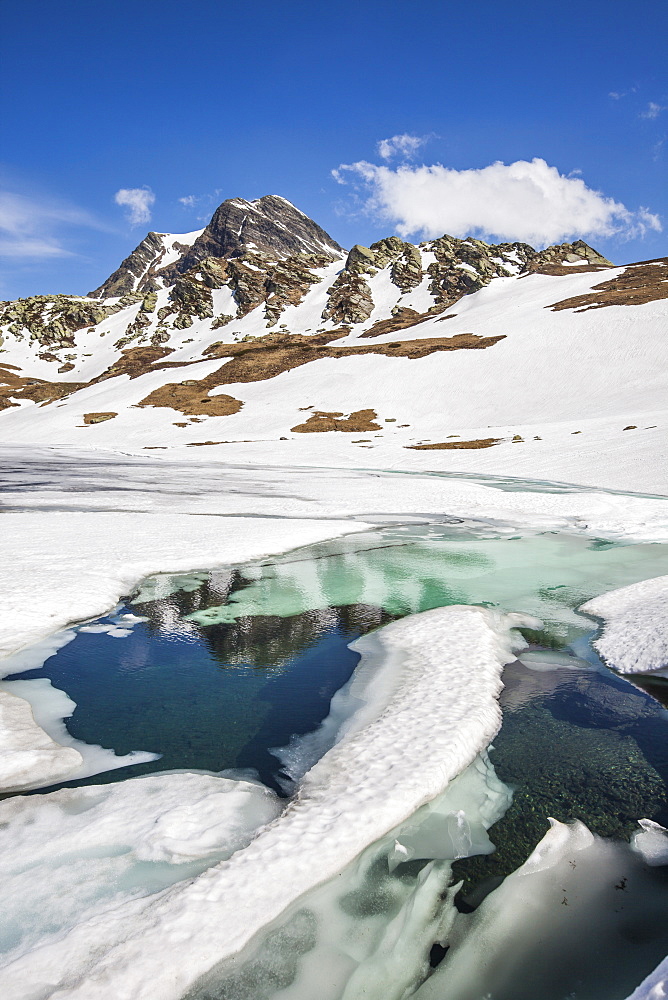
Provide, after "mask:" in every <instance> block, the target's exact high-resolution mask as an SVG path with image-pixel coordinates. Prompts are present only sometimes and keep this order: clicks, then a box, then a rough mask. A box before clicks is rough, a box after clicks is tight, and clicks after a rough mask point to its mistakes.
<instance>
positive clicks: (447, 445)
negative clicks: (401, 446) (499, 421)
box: [405, 438, 503, 451]
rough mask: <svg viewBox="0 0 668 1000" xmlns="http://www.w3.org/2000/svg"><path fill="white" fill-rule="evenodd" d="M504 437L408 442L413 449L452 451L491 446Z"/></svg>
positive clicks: (499, 442)
mask: <svg viewBox="0 0 668 1000" xmlns="http://www.w3.org/2000/svg"><path fill="white" fill-rule="evenodd" d="M502 441H503V438H477V440H475V441H440V442H439V443H438V444H407V445H405V447H406V448H411V449H412V450H413V451H450V450H451V449H455V448H491V447H492V446H493V445H495V444H501V442H502Z"/></svg>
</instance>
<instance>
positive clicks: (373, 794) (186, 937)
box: [0, 606, 536, 1000]
mask: <svg viewBox="0 0 668 1000" xmlns="http://www.w3.org/2000/svg"><path fill="white" fill-rule="evenodd" d="M526 623H527V619H526V618H525V617H524V616H521V615H501V614H498V613H495V612H492V611H490V610H487V609H481V608H473V607H466V606H455V607H448V608H439V609H436V610H434V611H427V612H424V613H423V614H420V615H415V616H413V617H411V618H407V619H403V620H402V621H399V622H395V623H393V624H391V625H388V626H386V627H385V628H384V629H381V630H379V631H378V632H377V633H375V635H374V636H373V637H372V638H371V637H369V638H368V639H365V640H363V642H362V653H363V657H364V660H365V661H366V658H367V652H369V651H370V653H371V656H370V663H369V662H363V664H362V670H361V673H360V678H361V680H360V690H359V692H358V693H359V695H360V700H361V701H362V703H363V708H362V711H363V713H364V714H363V717H358V723H360V721H361V720H362V719H363V722H364V728H362V729H358V728H357V727H356V726H354V725H352V726H350V727H349V728H348V731H347V732H346V733H345V735H343V737H342V739H341V742H339V743H338V744H337V745H336V746H335V747H333V749H332V750H330V751H329V752H328V753H327V754H326V755H325V756H324V757H323V758H322V759H321V760H320V761H319V762H318V763H317V764H316V765H315V766H314V767H313V768H312V769H311V770H310V771H309V772H308V773H307V775H306V776H305V778H304V780H303V782H302V784H301V787H300V789H299V792H298V794H297V796H296V797H295V799H294V800H292V802H291V803H290V805H289V806H288V808H287V809H286V811H285V812H284V813H283V814H282V815H281V816H280V818H279V819H278V820H276V821H275V822H274V823H273V824H272V825H271V826H269V827H268V828H267V829H266V830H265V831H264V832H262V833H261V834H260V835H259V836H258V837H257V838H256V839H255V840H254V841H253V842H252V843H251V844H250V846H249V847H247V848H246V849H244V850H241V851H238V852H237V853H236V854H235V855H233V856H232V857H231V858H230V859H229V861H226V862H224V863H222V864H220V865H217V866H216V867H214V868H211V869H209V870H208V871H207V872H205V873H204V874H203V875H200V876H199V878H197V879H196V880H195V881H194V882H192V883H190V884H187V885H184V886H179V887H177V888H175V889H172V890H170V891H168V892H167V893H166V894H165V895H164V896H163V897H161V898H157V899H155V900H153V901H151V902H150V903H149V904H148V905H146V906H143V907H142V911H141V917H140V918H139V917H138V916H137V915H136V914H135V913H134V911H132V910H131V909H130V910H127V909H126V908H124V907H119V908H118V909H116V910H113V911H109V912H106V913H105V914H103V915H101V916H97V917H95V918H93V919H91V920H89V921H86V922H84V923H83V924H81V925H79V926H78V927H77V928H75V929H74V930H73V931H71V932H70V933H69V934H67V935H65V936H64V937H62V938H60V939H59V940H58V942H57V943H55V944H45V945H43V946H42V947H40V948H38V949H35V950H33V951H31V952H30V953H28V954H26V955H25V956H23V957H22V958H19V959H17V960H16V961H15V962H13V963H12V964H11V965H9V966H8V967H6V968H5V969H4V970H3V971H2V973H0V987H1V989H2V993H3V997H5V998H6V1000H19V998H20V1000H32V998H35V1000H36V998H37V997H39V998H40V1000H45V998H47V997H51V996H58V998H59V1000H65V998H66V997H67V998H70V1000H74V998H79V1000H83V998H85V1000H98V998H99V1000H103V998H104V1000H107V998H108V997H109V995H110V992H113V995H114V997H115V998H116V1000H155V997H156V996H160V998H161V1000H172V998H173V1000H177V998H180V997H181V996H182V995H183V993H184V991H185V990H186V989H188V988H189V987H190V986H191V985H192V984H193V983H194V982H195V981H196V980H197V979H198V978H199V977H201V976H202V975H203V974H205V973H207V971H208V970H209V969H210V968H211V966H212V965H213V964H214V962H215V961H220V960H223V959H225V958H228V957H231V956H233V955H235V954H236V953H238V952H239V950H240V949H241V948H243V947H244V946H245V945H246V944H247V943H248V942H249V940H250V939H251V938H252V937H253V935H255V934H256V933H257V932H258V931H259V930H260V929H261V928H262V927H264V926H265V925H267V924H268V923H270V922H271V921H272V920H274V919H276V918H277V917H278V916H279V915H280V914H281V913H282V912H283V911H284V910H285V909H286V907H288V906H289V905H290V904H292V903H293V902H294V901H295V900H297V899H298V898H299V897H300V896H302V895H303V894H304V893H305V892H307V891H308V890H310V889H312V888H313V887H314V886H316V885H318V884H320V883H323V882H325V881H327V880H329V879H332V878H334V877H335V876H336V875H337V874H338V873H339V872H340V871H341V870H342V869H343V868H344V867H345V866H346V865H348V864H349V863H350V862H351V861H353V860H354V859H355V858H356V857H357V856H358V855H359V854H360V853H361V852H362V851H363V850H364V849H365V848H366V847H367V846H368V845H369V844H371V843H373V842H375V841H377V840H378V839H379V838H381V837H383V836H384V835H385V834H387V833H388V831H390V830H392V829H393V828H395V827H396V826H398V824H400V823H401V822H403V821H404V820H405V819H407V818H408V817H409V816H411V815H412V814H413V813H414V812H415V811H416V810H417V809H418V808H419V807H420V806H422V805H423V804H424V803H426V802H427V801H429V800H430V799H433V798H434V797H435V796H437V795H438V794H439V793H440V792H442V791H443V790H444V788H446V786H447V785H448V783H449V782H450V781H451V780H452V779H453V778H454V777H455V776H456V775H458V774H460V773H461V772H462V771H463V770H464V769H465V768H466V767H467V766H468V765H469V764H470V763H471V762H472V761H473V760H474V758H475V757H476V755H477V753H478V752H479V751H480V750H481V749H482V748H484V747H485V746H486V745H487V744H488V743H489V741H490V740H491V738H492V737H493V736H494V734H495V733H496V731H497V730H498V728H499V725H500V721H501V713H500V710H499V707H498V704H497V696H498V694H499V691H500V688H501V671H502V667H503V665H504V664H505V663H507V662H509V661H510V660H512V659H513V656H514V654H513V653H512V651H511V649H512V645H513V637H512V633H511V631H510V630H511V629H512V627H513V626H516V625H521V624H526ZM531 624H533V625H535V624H536V623H535V621H533V619H532V620H531ZM365 645H366V648H365ZM472 679H474V682H473V683H472Z"/></svg>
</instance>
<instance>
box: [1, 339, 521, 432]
mask: <svg viewBox="0 0 668 1000" xmlns="http://www.w3.org/2000/svg"><path fill="white" fill-rule="evenodd" d="M349 332H350V328H349V327H340V328H339V329H336V330H332V331H330V332H329V333H324V334H316V335H315V336H310V337H309V336H304V335H302V334H296V333H295V334H290V333H269V334H266V335H265V336H264V337H257V338H255V340H253V341H252V342H248V343H243V344H222V343H218V344H212V345H211V346H210V347H209V348H207V349H206V350H205V351H204V355H205V357H209V358H212V359H215V358H229V360H228V361H227V362H226V363H225V364H224V365H222V367H221V368H219V369H218V370H217V371H216V372H214V373H213V374H211V375H209V376H207V377H206V378H204V379H200V380H199V381H196V380H192V381H191V380H185V381H183V382H175V383H168V384H167V385H163V386H161V387H160V388H159V389H156V390H155V391H154V392H152V393H150V395H148V396H146V397H145V398H144V399H142V400H141V402H140V403H139V404H138V405H139V406H168V407H171V408H172V409H174V410H177V411H179V412H180V413H183V414H185V415H192V414H199V415H201V416H228V415H230V414H232V413H236V412H237V411H238V410H240V409H241V407H242V405H243V404H242V403H241V402H240V400H238V399H234V398H233V397H232V396H215V397H209V396H208V393H209V391H210V390H211V389H213V388H216V387H218V386H221V385H232V384H234V383H236V382H261V381H264V380H266V379H270V378H275V377H276V376H277V375H281V374H283V372H287V371H291V370H292V369H293V368H299V367H300V366H301V365H306V364H309V363H310V362H311V361H319V360H320V359H321V358H349V357H356V356H358V355H362V354H382V355H384V356H385V357H390V358H408V359H410V360H414V359H417V358H425V357H428V356H429V355H430V354H434V353H435V352H437V351H460V350H484V349H485V348H487V347H492V346H493V345H494V344H496V343H498V341H500V340H504V339H505V335H504V334H501V335H499V336H497V337H479V336H476V335H475V334H473V333H460V334H457V335H456V336H454V337H429V338H426V337H425V338H424V339H423V340H399V341H395V342H392V343H390V344H369V345H366V344H364V345H354V346H345V347H344V346H342V345H337V344H336V343H334V342H335V341H337V340H340V339H341V338H342V337H345V336H347V334H348V333H349ZM172 353H173V350H172V348H169V347H159V346H154V345H148V346H145V347H133V348H130V349H129V350H126V351H123V353H122V355H121V357H120V358H119V359H118V360H117V361H115V362H114V363H113V364H112V365H111V366H110V367H109V368H107V369H106V371H104V372H102V373H101V374H100V375H98V376H96V377H95V378H93V379H91V380H90V381H89V382H45V381H44V380H42V379H34V378H22V377H21V376H18V375H14V374H13V372H12V371H10V370H9V367H8V366H2V365H0V409H4V408H6V407H9V406H15V405H17V404H16V403H14V402H11V400H10V397H14V398H16V399H32V400H34V401H35V402H42V403H43V404H44V405H46V404H47V403H50V402H52V401H53V400H56V399H62V398H63V396H67V395H69V394H70V393H74V392H77V390H79V389H84V388H86V387H87V386H89V385H95V384H97V383H99V382H103V381H105V380H106V379H110V378H114V377H115V376H117V375H128V376H129V377H130V378H131V379H135V378H139V376H140V375H145V374H146V373H147V372H149V371H160V370H165V369H184V368H187V367H188V366H189V365H191V364H197V363H198V361H197V360H196V361H190V362H186V363H178V362H174V361H165V360H164V359H165V358H166V357H168V356H169V355H170V354H172ZM3 383H4V384H3Z"/></svg>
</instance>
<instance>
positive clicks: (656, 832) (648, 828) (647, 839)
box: [631, 819, 668, 866]
mask: <svg viewBox="0 0 668 1000" xmlns="http://www.w3.org/2000/svg"><path fill="white" fill-rule="evenodd" d="M638 823H639V825H640V826H641V827H642V829H641V832H640V833H634V834H633V837H632V838H631V847H632V848H633V850H634V851H637V852H638V854H640V855H641V857H642V858H643V860H644V862H645V864H647V865H652V866H654V865H668V830H666V828H665V827H663V826H661V825H660V824H659V823H654V822H653V820H651V819H640V820H638Z"/></svg>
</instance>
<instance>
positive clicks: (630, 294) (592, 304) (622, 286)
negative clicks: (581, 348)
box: [546, 257, 668, 312]
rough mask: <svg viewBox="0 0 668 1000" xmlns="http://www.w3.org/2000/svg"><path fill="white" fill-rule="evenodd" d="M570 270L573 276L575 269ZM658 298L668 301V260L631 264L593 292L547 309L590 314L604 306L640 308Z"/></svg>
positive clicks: (662, 258) (575, 296) (556, 303)
mask: <svg viewBox="0 0 668 1000" xmlns="http://www.w3.org/2000/svg"><path fill="white" fill-rule="evenodd" d="M569 270H570V273H572V272H573V270H575V268H571V269H569ZM659 299H668V257H661V258H658V259H657V260H647V261H640V263H638V264H629V265H628V267H627V268H626V269H625V270H624V271H622V273H621V274H620V275H618V276H617V277H616V278H611V279H610V280H609V281H602V282H601V284H599V285H594V287H593V288H592V290H591V292H587V293H586V294H584V295H573V296H572V297H571V298H570V299H562V301H561V302H554V303H553V304H552V305H551V306H546V309H552V310H553V311H555V312H556V311H558V310H560V309H575V310H576V311H577V312H587V311H588V310H589V309H602V308H603V307H604V306H639V305H642V304H643V303H644V302H656V301H658V300H659Z"/></svg>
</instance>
